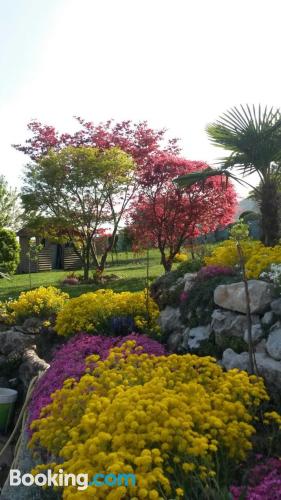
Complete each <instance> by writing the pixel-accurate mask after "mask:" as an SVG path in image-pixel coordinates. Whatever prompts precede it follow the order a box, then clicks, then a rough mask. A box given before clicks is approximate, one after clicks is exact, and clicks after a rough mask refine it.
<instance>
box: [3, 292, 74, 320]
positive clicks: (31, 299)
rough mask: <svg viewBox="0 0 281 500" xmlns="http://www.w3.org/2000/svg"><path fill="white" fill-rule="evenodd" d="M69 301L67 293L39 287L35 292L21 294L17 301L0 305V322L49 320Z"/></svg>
mask: <svg viewBox="0 0 281 500" xmlns="http://www.w3.org/2000/svg"><path fill="white" fill-rule="evenodd" d="M68 299H69V295H68V294H67V293H64V292H62V291H61V290H59V289H58V288H55V287H54V286H48V287H44V286H40V287H38V288H35V290H30V291H28V292H22V293H21V294H20V296H19V298H18V299H16V300H12V301H9V302H5V303H2V307H1V320H2V321H4V322H6V323H8V324H14V323H22V322H23V321H24V320H25V319H27V318H29V317H31V316H35V317H38V318H40V319H49V318H50V317H51V316H52V315H55V314H57V313H58V312H59V311H60V310H61V309H62V308H63V307H64V305H65V304H66V302H67V300H68Z"/></svg>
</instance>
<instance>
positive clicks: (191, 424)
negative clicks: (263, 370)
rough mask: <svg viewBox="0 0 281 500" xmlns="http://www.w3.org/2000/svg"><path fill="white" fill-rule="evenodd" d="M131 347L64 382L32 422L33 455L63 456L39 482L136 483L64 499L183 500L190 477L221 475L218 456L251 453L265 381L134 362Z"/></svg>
mask: <svg viewBox="0 0 281 500" xmlns="http://www.w3.org/2000/svg"><path fill="white" fill-rule="evenodd" d="M134 345H135V344H134V342H132V341H129V342H127V343H125V344H123V346H122V347H120V348H113V349H112V350H111V351H110V354H109V357H108V358H107V359H106V360H105V361H101V360H100V359H99V357H98V356H97V355H93V356H90V357H88V358H87V366H88V368H87V373H86V374H85V375H84V376H82V378H81V379H80V381H79V382H77V381H75V380H74V379H68V380H66V381H65V383H64V385H63V387H62V389H61V390H59V391H56V392H55V393H54V394H53V396H52V399H53V401H52V403H51V404H50V405H48V406H46V407H45V408H43V410H42V411H41V418H40V419H39V420H35V421H33V423H32V428H33V430H34V433H33V436H32V439H31V442H30V446H31V447H33V448H35V449H36V448H37V449H38V445H39V446H41V447H43V448H45V449H46V450H47V451H48V452H49V453H50V454H52V456H57V457H59V458H58V460H57V461H55V462H53V463H52V464H40V465H39V466H38V467H37V468H36V470H34V471H33V472H34V473H35V472H39V471H40V470H41V471H42V470H44V469H46V468H48V467H51V468H52V469H53V470H54V472H56V471H58V470H59V469H60V468H62V469H63V470H64V472H65V473H74V474H79V473H88V475H89V478H91V477H92V476H93V475H94V474H96V473H98V472H104V473H107V474H108V473H114V474H118V473H128V474H129V473H131V474H135V475H136V485H135V486H133V485H130V486H128V487H127V488H125V487H124V486H120V487H116V488H110V487H108V486H102V487H99V488H96V487H95V486H89V487H88V488H87V490H85V491H78V490H77V489H76V487H74V486H72V485H71V486H67V487H65V488H64V491H63V498H64V499H66V500H80V499H81V500H84V499H88V498H89V499H90V498H96V499H99V498H100V499H108V500H118V499H122V498H135V499H142V498H147V499H150V498H151V499H153V498H155V499H157V498H159V499H160V498H176V496H178V497H179V496H181V495H182V494H183V491H184V489H185V488H186V487H187V486H186V484H187V482H186V481H187V480H188V478H189V477H191V476H192V475H193V476H194V474H196V475H197V477H198V478H201V480H202V481H204V480H207V479H208V477H213V476H215V475H216V465H215V463H216V459H217V457H218V456H219V455H218V454H217V452H218V451H220V452H223V453H224V454H225V455H224V456H225V457H226V456H227V457H228V459H232V460H241V459H244V458H245V456H246V454H247V452H248V451H249V450H250V449H251V447H252V443H251V438H252V436H253V433H254V432H255V429H254V426H253V422H254V419H255V418H256V417H255V413H256V412H257V410H258V409H259V405H260V403H261V402H262V401H263V400H267V399H268V396H267V394H266V392H265V389H264V385H263V381H262V379H260V378H257V377H255V376H249V375H248V374H247V373H246V372H240V371H238V370H231V371H229V372H224V371H223V370H222V368H221V367H220V366H219V365H218V364H217V363H216V362H215V359H213V358H210V357H198V356H195V355H190V354H186V355H183V356H179V355H176V354H173V355H170V356H159V357H156V356H151V355H148V354H136V353H135V354H133V353H132V347H133V346H134ZM187 493H188V492H186V494H187Z"/></svg>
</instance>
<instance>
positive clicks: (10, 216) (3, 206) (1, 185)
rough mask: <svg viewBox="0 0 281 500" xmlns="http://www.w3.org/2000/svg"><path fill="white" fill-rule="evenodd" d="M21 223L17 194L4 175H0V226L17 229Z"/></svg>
mask: <svg viewBox="0 0 281 500" xmlns="http://www.w3.org/2000/svg"><path fill="white" fill-rule="evenodd" d="M20 224H21V210H20V204H19V195H18V193H17V191H16V189H12V188H10V187H9V186H8V183H7V181H6V180H5V178H4V176H3V175H1V176H0V227H7V228H10V229H12V230H15V231H16V230H17V229H19V227H20Z"/></svg>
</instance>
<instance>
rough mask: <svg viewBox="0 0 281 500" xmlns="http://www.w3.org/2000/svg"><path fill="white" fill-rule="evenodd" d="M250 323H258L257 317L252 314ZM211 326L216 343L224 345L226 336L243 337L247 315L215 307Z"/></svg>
mask: <svg viewBox="0 0 281 500" xmlns="http://www.w3.org/2000/svg"><path fill="white" fill-rule="evenodd" d="M252 323H253V325H256V324H257V325H258V324H259V317H258V316H255V315H253V316H252ZM211 327H212V329H213V331H214V332H215V340H216V344H217V345H218V346H220V347H224V346H225V342H226V340H227V338H231V337H238V338H241V339H243V336H244V332H245V330H246V328H247V317H246V316H245V315H244V314H237V313H234V312H232V311H225V310H222V309H215V310H214V312H213V314H212V323H211Z"/></svg>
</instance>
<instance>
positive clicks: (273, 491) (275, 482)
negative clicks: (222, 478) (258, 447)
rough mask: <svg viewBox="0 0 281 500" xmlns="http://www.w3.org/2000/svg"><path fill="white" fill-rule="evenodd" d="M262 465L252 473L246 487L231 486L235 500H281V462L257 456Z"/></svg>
mask: <svg viewBox="0 0 281 500" xmlns="http://www.w3.org/2000/svg"><path fill="white" fill-rule="evenodd" d="M256 458H257V459H258V460H259V461H261V460H262V459H263V461H262V462H261V463H258V464H256V465H255V466H254V467H253V468H252V469H251V471H250V474H249V481H248V484H247V485H246V486H231V488H230V492H231V494H232V497H233V500H239V499H240V498H245V500H280V498H281V460H280V459H278V458H268V459H265V458H264V457H262V456H260V455H257V456H256Z"/></svg>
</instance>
